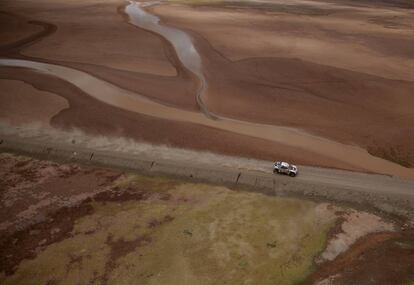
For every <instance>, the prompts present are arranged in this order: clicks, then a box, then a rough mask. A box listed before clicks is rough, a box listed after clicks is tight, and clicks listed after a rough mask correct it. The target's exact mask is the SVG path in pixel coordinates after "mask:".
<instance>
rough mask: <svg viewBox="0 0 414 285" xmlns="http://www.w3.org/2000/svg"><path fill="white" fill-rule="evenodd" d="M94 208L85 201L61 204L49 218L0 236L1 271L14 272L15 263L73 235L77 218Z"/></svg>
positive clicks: (9, 273) (10, 273)
mask: <svg viewBox="0 0 414 285" xmlns="http://www.w3.org/2000/svg"><path fill="white" fill-rule="evenodd" d="M92 211H93V208H92V206H91V205H89V204H87V203H82V204H80V205H78V206H75V207H71V208H61V209H59V210H58V211H56V213H55V214H54V215H53V216H51V217H50V218H49V219H48V220H47V221H46V222H43V223H38V224H35V225H33V226H31V227H28V228H27V229H24V230H21V231H17V232H15V233H14V234H12V235H10V236H7V237H2V238H1V239H0V272H5V274H6V275H12V274H13V273H14V271H15V269H16V266H17V265H18V264H19V263H20V262H21V261H22V260H23V259H27V258H29V259H30V258H34V257H35V256H36V255H37V251H38V249H42V248H45V247H46V246H48V245H50V244H52V243H55V242H59V241H61V240H63V239H66V238H68V237H70V235H71V234H70V233H71V232H72V230H73V225H74V222H75V220H77V219H79V218H80V217H83V216H85V215H88V214H90V213H92Z"/></svg>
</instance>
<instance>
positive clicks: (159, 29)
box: [125, 1, 217, 119]
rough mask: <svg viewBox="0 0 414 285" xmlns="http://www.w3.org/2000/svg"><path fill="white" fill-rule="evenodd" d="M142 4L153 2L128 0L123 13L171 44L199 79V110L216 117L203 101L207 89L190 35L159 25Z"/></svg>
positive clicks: (197, 96)
mask: <svg viewBox="0 0 414 285" xmlns="http://www.w3.org/2000/svg"><path fill="white" fill-rule="evenodd" d="M144 4H145V5H147V6H149V5H152V4H154V3H151V2H145V3H140V2H135V1H129V5H127V6H126V8H125V13H127V14H128V16H129V22H130V23H131V24H133V25H135V26H137V27H139V28H142V29H145V30H149V31H152V32H154V33H157V34H159V35H161V36H163V37H164V38H165V39H167V40H168V41H169V42H170V43H171V44H172V45H173V47H174V50H175V52H176V54H177V56H178V59H179V60H180V61H181V63H182V64H183V65H184V66H185V67H186V68H187V69H188V70H190V71H191V72H193V73H194V74H195V75H196V76H197V77H198V79H199V80H200V87H199V89H198V91H197V94H196V100H197V104H198V106H199V108H200V110H201V111H202V112H203V113H204V115H206V116H207V117H209V118H210V119H216V118H217V116H216V115H214V114H212V113H211V112H210V111H209V110H208V108H207V107H206V106H205V105H204V102H203V97H204V93H205V91H206V90H207V81H206V79H205V77H204V74H203V70H202V66H201V56H200V54H199V53H198V51H197V49H196V48H195V46H194V44H193V41H192V40H191V38H190V36H189V35H188V34H186V33H185V32H183V31H181V30H179V29H176V28H173V27H168V26H165V25H161V24H160V19H159V18H158V17H157V16H155V15H152V14H150V13H148V12H147V11H145V10H144V9H143V7H144V6H145V5H144ZM155 4H156V3H155Z"/></svg>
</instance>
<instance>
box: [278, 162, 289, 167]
mask: <svg viewBox="0 0 414 285" xmlns="http://www.w3.org/2000/svg"><path fill="white" fill-rule="evenodd" d="M280 164H281V165H282V166H289V163H287V162H284V161H282V162H281V163H280Z"/></svg>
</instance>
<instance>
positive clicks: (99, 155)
mask: <svg viewBox="0 0 414 285" xmlns="http://www.w3.org/2000/svg"><path fill="white" fill-rule="evenodd" d="M0 142H1V143H0V152H14V153H21V154H26V155H30V156H33V157H36V158H41V159H48V160H53V161H58V162H76V163H81V164H91V165H99V166H104V167H109V168H120V169H124V170H128V171H138V172H142V173H145V174H147V175H167V176H177V177H181V178H187V179H190V180H195V181H204V182H209V183H213V184H221V185H227V186H230V187H233V188H236V189H246V190H249V191H257V192H262V193H265V194H268V195H277V196H305V197H308V198H312V199H322V200H329V201H335V202H340V203H351V204H353V205H354V206H357V207H358V206H360V207H364V208H371V209H373V210H379V211H382V212H385V213H387V214H391V215H397V216H400V217H403V218H407V219H409V220H411V221H414V192H413V191H414V181H412V180H404V179H401V178H397V177H390V176H384V175H374V174H365V173H356V172H349V171H343V170H333V169H322V168H314V167H305V166H303V167H300V171H301V172H300V174H299V175H298V176H297V177H296V178H290V177H287V176H281V175H274V174H273V173H272V172H271V164H269V169H268V171H267V170H265V171H263V169H261V170H262V171H256V170H253V169H246V168H244V169H238V168H230V167H225V166H218V165H216V164H211V165H208V163H206V162H203V163H198V162H197V160H194V162H186V163H183V162H181V161H174V160H169V159H164V158H160V157H156V156H154V157H149V156H146V155H143V154H134V153H126V152H120V151H112V150H111V151H110V150H97V149H93V148H86V147H80V146H78V145H75V144H72V145H71V144H63V143H62V144H56V143H51V142H47V141H45V140H38V141H37V140H36V139H34V138H31V139H30V140H28V139H22V138H18V137H12V136H2V137H1V138H0ZM171 151H174V150H173V149H172V150H171Z"/></svg>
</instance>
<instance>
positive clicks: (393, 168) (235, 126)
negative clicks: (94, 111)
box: [0, 2, 414, 177]
mask: <svg viewBox="0 0 414 285" xmlns="http://www.w3.org/2000/svg"><path fill="white" fill-rule="evenodd" d="M126 11H127V13H128V15H129V16H130V21H131V23H134V24H136V25H138V26H139V27H141V28H144V29H148V30H151V31H154V32H157V33H159V34H160V35H162V36H163V37H165V38H166V39H168V40H170V41H171V43H172V44H173V46H174V48H175V49H176V51H177V55H178V57H179V59H180V60H181V61H182V62H183V64H184V65H185V66H186V67H187V68H188V69H189V70H191V71H192V72H194V73H195V74H196V75H197V76H198V77H199V78H200V80H201V82H202V88H201V89H200V90H199V92H200V93H199V94H198V96H202V94H203V92H204V90H205V88H206V82H205V79H204V76H203V74H202V70H201V58H200V55H199V54H198V53H197V51H196V50H195V48H194V45H193V43H192V41H191V38H190V37H189V36H188V35H187V34H185V33H184V32H182V31H179V30H177V29H173V28H170V27H166V26H163V25H160V24H159V19H158V18H157V17H155V16H152V15H150V14H148V13H146V12H145V11H144V10H143V9H142V8H141V7H140V6H139V5H138V4H137V3H135V2H131V3H130V4H129V5H128V6H127V7H126ZM0 66H8V67H22V68H29V69H32V70H34V71H37V72H41V73H44V74H47V75H51V76H54V77H57V78H60V79H62V80H65V81H67V82H69V83H71V84H73V85H74V86H76V87H78V88H79V89H81V90H82V91H84V92H85V93H87V94H89V95H90V96H92V97H94V98H95V99H97V100H99V101H101V102H104V103H106V104H109V105H112V106H115V107H118V108H122V109H124V110H128V111H133V112H137V113H140V114H144V115H148V116H152V117H156V118H160V119H165V120H174V121H180V122H187V123H193V124H198V125H202V126H207V127H212V128H216V129H220V130H225V131H229V132H233V133H238V134H241V135H246V136H251V137H256V138H260V139H265V140H269V141H273V142H276V143H280V144H283V145H289V146H292V147H295V148H298V151H300V149H303V150H306V151H310V152H313V153H315V154H319V155H322V156H325V157H329V158H332V159H334V160H338V161H341V162H343V163H345V164H348V165H350V166H355V167H357V168H363V169H365V170H367V171H372V172H377V173H386V174H392V175H397V176H405V177H414V169H407V168H404V167H402V166H400V165H398V164H395V163H392V162H390V161H387V160H384V159H381V158H378V157H374V156H372V155H370V154H369V153H368V152H367V151H366V150H364V149H362V148H360V147H357V146H351V145H345V144H342V143H339V142H336V141H332V140H329V139H326V138H322V137H318V136H315V135H312V134H309V133H307V132H305V131H302V130H299V129H294V128H287V127H280V126H274V125H267V124H258V123H252V122H247V121H241V120H236V119H231V118H225V117H218V119H217V118H214V119H213V118H211V116H206V115H205V112H203V113H201V112H193V111H188V110H183V109H178V108H175V107H171V106H167V105H163V104H160V103H158V102H155V101H152V100H150V99H148V98H146V97H144V96H142V95H140V94H136V93H133V92H131V91H129V90H126V89H123V88H120V87H118V86H116V85H114V84H111V83H109V82H106V81H104V80H101V79H99V78H97V77H95V76H93V75H91V74H88V73H86V72H83V71H80V70H77V69H74V68H69V67H65V66H60V65H55V64H49V63H43V62H35V61H29V60H21V59H6V58H1V59H0ZM207 112H208V110H207Z"/></svg>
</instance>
